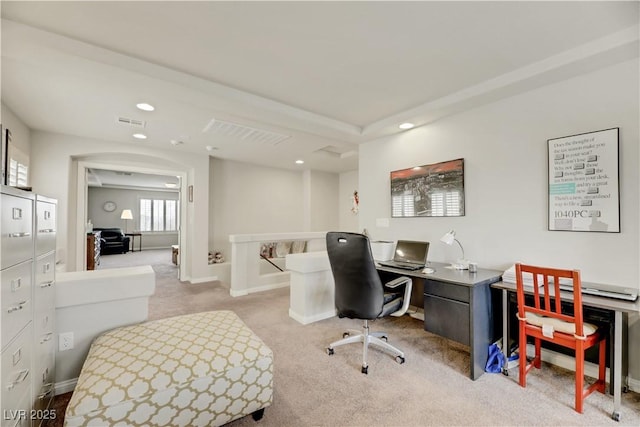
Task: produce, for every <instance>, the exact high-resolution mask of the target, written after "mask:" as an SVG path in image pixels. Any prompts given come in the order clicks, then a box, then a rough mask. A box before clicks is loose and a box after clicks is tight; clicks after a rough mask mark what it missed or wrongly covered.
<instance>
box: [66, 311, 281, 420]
mask: <svg viewBox="0 0 640 427" xmlns="http://www.w3.org/2000/svg"><path fill="white" fill-rule="evenodd" d="M272 396H273V354H272V352H271V350H270V349H269V347H267V346H266V345H265V344H264V343H263V342H262V340H261V339H260V338H258V337H257V336H256V335H255V334H254V333H253V332H252V331H251V330H250V329H249V328H248V327H247V326H246V325H245V324H244V322H243V321H242V320H240V318H239V317H238V316H237V315H236V314H235V313H234V312H232V311H211V312H205V313H197V314H189V315H185V316H178V317H172V318H169V319H162V320H156V321H151V322H145V323H142V324H139V325H133V326H127V327H122V328H118V329H114V330H112V331H110V332H107V333H105V334H103V335H101V336H100V337H98V338H97V339H96V340H95V341H94V342H93V344H92V345H91V349H90V350H89V354H88V356H87V359H86V360H85V362H84V365H83V367H82V371H81V373H80V377H79V378H78V384H77V385H76V388H75V390H74V392H73V395H72V397H71V401H70V402H69V405H68V406H67V410H66V414H65V420H64V423H65V426H69V427H71V426H117V425H126V426H205V425H206V426H209V425H222V424H225V423H228V422H229V421H232V420H235V419H238V418H240V417H243V416H245V415H248V414H255V413H256V412H257V411H260V410H263V408H265V407H267V406H269V405H270V404H271V401H272ZM258 413H259V414H260V412H258Z"/></svg>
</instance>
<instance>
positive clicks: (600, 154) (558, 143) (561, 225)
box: [547, 128, 620, 233]
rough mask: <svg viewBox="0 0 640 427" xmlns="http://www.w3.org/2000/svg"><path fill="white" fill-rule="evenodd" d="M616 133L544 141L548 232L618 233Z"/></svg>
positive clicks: (571, 136) (617, 131) (618, 132)
mask: <svg viewBox="0 0 640 427" xmlns="http://www.w3.org/2000/svg"><path fill="white" fill-rule="evenodd" d="M619 141H620V129H619V128H610V129H604V130H598V131H594V132H587V133H581V134H577V135H570V136H564V137H560V138H553V139H549V140H547V152H548V168H549V173H548V194H549V199H548V203H549V209H548V227H549V230H550V231H586V232H605V233H619V232H620V185H619V180H620V175H619V174H620V167H619V166H620V165H619V162H620V158H619V149H620V147H619V145H620V142H619Z"/></svg>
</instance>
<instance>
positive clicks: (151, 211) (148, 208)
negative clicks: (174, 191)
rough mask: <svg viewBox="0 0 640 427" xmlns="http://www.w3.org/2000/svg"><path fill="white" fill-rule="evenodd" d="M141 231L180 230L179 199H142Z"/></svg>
mask: <svg viewBox="0 0 640 427" xmlns="http://www.w3.org/2000/svg"><path fill="white" fill-rule="evenodd" d="M140 230H141V231H178V201H177V200H164V199H140Z"/></svg>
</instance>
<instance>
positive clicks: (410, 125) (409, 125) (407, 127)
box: [398, 122, 415, 130]
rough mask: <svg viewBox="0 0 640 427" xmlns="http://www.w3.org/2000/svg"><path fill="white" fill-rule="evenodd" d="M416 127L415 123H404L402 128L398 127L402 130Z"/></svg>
mask: <svg viewBox="0 0 640 427" xmlns="http://www.w3.org/2000/svg"><path fill="white" fill-rule="evenodd" d="M414 126H415V125H414V124H413V123H409V122H406V123H402V124H401V125H400V126H398V127H399V128H400V129H405V130H406V129H411V128H412V127H414Z"/></svg>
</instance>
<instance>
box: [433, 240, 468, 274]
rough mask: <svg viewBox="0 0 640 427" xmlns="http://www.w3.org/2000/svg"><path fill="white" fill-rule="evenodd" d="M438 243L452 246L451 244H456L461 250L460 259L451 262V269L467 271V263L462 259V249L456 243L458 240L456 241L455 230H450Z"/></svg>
mask: <svg viewBox="0 0 640 427" xmlns="http://www.w3.org/2000/svg"><path fill="white" fill-rule="evenodd" d="M440 241H441V242H442V243H446V244H447V245H453V242H456V243H457V244H458V246H460V250H462V258H459V259H458V260H457V261H456V262H452V263H451V267H453V268H455V269H456V270H467V269H469V261H468V260H466V259H465V257H464V248H463V247H462V244H461V243H460V242H459V241H458V239H456V232H455V230H451V231H449V232H448V233H447V234H445V235H444V236H442V237H441V238H440Z"/></svg>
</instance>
